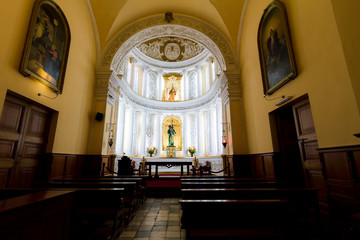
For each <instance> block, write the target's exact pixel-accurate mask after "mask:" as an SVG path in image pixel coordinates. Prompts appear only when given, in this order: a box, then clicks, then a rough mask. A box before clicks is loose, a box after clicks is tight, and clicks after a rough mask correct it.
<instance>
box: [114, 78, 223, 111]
mask: <svg viewBox="0 0 360 240" xmlns="http://www.w3.org/2000/svg"><path fill="white" fill-rule="evenodd" d="M220 84H221V82H220V81H219V80H218V81H216V82H215V83H214V85H213V86H212V88H211V89H210V91H209V92H208V93H206V94H205V95H203V96H201V97H198V98H196V99H192V100H187V101H181V102H163V101H157V100H152V99H148V98H144V97H141V96H139V95H137V94H136V93H134V91H132V90H131V88H130V86H129V85H128V83H127V82H125V81H122V80H120V96H121V97H123V98H126V99H127V100H128V101H129V102H132V104H134V105H136V106H138V107H140V108H146V109H149V111H151V110H152V111H158V112H169V111H172V112H186V111H197V110H198V109H200V108H207V107H209V106H210V105H213V104H215V102H216V100H217V99H218V98H219V97H220V96H221V91H222V90H221V87H220Z"/></svg>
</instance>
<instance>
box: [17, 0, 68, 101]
mask: <svg viewBox="0 0 360 240" xmlns="http://www.w3.org/2000/svg"><path fill="white" fill-rule="evenodd" d="M69 47H70V29H69V24H68V22H67V20H66V17H65V15H64V13H63V11H62V10H61V9H60V7H59V6H58V5H57V4H56V3H55V2H53V1H51V0H36V2H35V4H34V7H33V11H32V15H31V20H30V25H29V29H28V33H27V37H26V42H25V47H24V52H23V56H22V60H21V65H20V72H21V73H22V74H23V75H24V76H27V77H31V78H33V79H36V80H38V81H40V82H41V83H43V84H45V85H46V86H48V87H49V88H51V89H52V90H53V91H54V92H56V93H57V94H61V93H62V89H63V85H64V78H65V71H66V65H67V59H68V54H69Z"/></svg>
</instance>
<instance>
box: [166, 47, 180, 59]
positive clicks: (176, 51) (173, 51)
mask: <svg viewBox="0 0 360 240" xmlns="http://www.w3.org/2000/svg"><path fill="white" fill-rule="evenodd" d="M164 54H165V57H166V58H167V59H168V60H169V61H175V60H177V59H178V58H179V57H180V46H179V45H178V44H176V43H168V44H166V45H165V48H164Z"/></svg>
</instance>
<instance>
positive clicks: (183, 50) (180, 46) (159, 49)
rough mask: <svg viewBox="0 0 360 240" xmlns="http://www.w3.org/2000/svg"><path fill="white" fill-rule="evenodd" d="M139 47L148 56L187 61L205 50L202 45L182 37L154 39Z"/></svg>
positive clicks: (168, 60) (171, 60)
mask: <svg viewBox="0 0 360 240" xmlns="http://www.w3.org/2000/svg"><path fill="white" fill-rule="evenodd" d="M137 48H138V49H139V50H140V52H142V53H143V54H145V55H146V56H148V57H151V58H154V59H156V60H161V61H165V62H180V61H185V60H188V59H190V58H193V57H195V56H197V55H199V54H200V53H201V52H202V51H203V50H204V47H203V46H202V45H200V44H198V43H196V42H193V41H191V40H189V39H185V38H180V37H161V38H156V39H152V40H149V41H147V42H144V43H141V44H140V45H139V46H138V47H137Z"/></svg>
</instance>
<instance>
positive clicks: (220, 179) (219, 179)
mask: <svg viewBox="0 0 360 240" xmlns="http://www.w3.org/2000/svg"><path fill="white" fill-rule="evenodd" d="M180 181H182V182H266V179H264V178H239V177H194V178H180Z"/></svg>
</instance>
